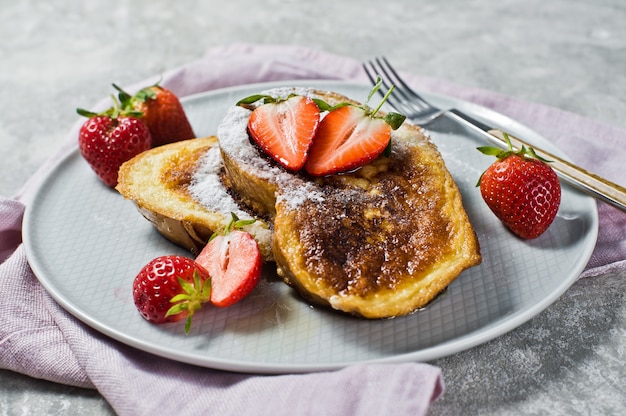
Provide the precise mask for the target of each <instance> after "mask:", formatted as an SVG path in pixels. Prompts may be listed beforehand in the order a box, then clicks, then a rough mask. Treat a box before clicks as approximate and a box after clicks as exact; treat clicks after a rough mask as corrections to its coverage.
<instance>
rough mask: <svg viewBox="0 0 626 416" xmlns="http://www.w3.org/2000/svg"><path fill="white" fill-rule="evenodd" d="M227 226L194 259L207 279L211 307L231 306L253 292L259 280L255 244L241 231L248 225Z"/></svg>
mask: <svg viewBox="0 0 626 416" xmlns="http://www.w3.org/2000/svg"><path fill="white" fill-rule="evenodd" d="M232 215H233V218H232V220H231V222H230V223H229V224H228V225H227V226H226V228H225V230H224V231H223V232H222V233H221V234H214V235H213V237H212V238H211V240H210V241H209V243H208V244H207V245H206V246H205V247H204V249H203V250H202V251H201V252H200V254H199V255H198V257H197V258H196V263H198V264H199V265H201V266H203V267H204V268H205V269H206V270H207V271H208V272H209V275H210V276H211V303H212V304H213V305H215V306H218V307H227V306H231V305H233V304H235V303H237V302H239V301H240V300H241V299H243V298H244V297H246V296H247V295H248V294H249V293H250V292H251V291H252V289H254V288H255V286H256V284H257V283H258V281H259V278H260V276H261V268H262V258H261V251H260V250H259V245H258V244H257V242H256V240H255V239H254V238H253V237H252V236H251V235H250V234H249V233H247V232H245V231H242V230H240V229H238V228H241V227H243V226H245V225H247V224H250V223H251V222H253V220H252V221H247V220H239V219H238V218H237V216H236V215H235V214H232Z"/></svg>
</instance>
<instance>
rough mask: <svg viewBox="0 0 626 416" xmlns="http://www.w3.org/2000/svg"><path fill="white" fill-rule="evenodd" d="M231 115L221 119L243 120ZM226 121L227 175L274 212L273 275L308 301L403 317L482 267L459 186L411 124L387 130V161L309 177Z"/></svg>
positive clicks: (222, 142) (366, 313) (361, 312)
mask: <svg viewBox="0 0 626 416" xmlns="http://www.w3.org/2000/svg"><path fill="white" fill-rule="evenodd" d="M311 93H312V94H314V95H316V96H319V97H321V98H323V99H325V100H326V101H328V102H329V103H330V104H333V103H336V102H338V101H344V100H345V98H343V97H341V96H339V95H338V94H326V93H322V92H319V91H315V92H311ZM233 111H234V112H235V113H236V114H235V116H233V117H232V118H230V119H229V116H227V118H226V120H225V122H226V123H231V124H232V123H242V122H243V121H245V118H246V114H245V112H244V111H243V110H238V109H235V110H233ZM227 127H228V128H222V129H221V131H222V133H223V135H220V147H221V148H222V157H223V159H224V161H225V165H226V166H227V167H228V169H227V172H228V175H229V178H230V179H231V180H232V182H233V186H234V188H235V189H236V190H237V192H239V193H242V194H246V196H247V198H248V199H249V200H252V201H254V203H255V204H256V205H258V206H262V209H263V210H265V211H266V212H267V213H269V214H270V215H273V222H274V239H273V251H274V257H275V260H276V263H277V267H278V272H279V274H280V275H281V276H282V277H283V278H284V280H285V281H286V282H287V283H288V284H290V285H291V286H293V287H294V288H295V289H296V290H297V291H298V292H299V293H300V294H301V295H302V296H303V297H305V298H307V299H308V300H310V301H312V302H315V303H319V304H323V305H329V306H331V307H332V308H334V309H337V310H340V311H343V312H347V313H351V314H355V315H361V316H364V317H367V318H383V317H392V316H399V315H404V314H407V313H410V312H412V311H414V310H416V309H418V308H420V307H422V306H424V305H425V304H427V303H428V302H429V301H430V300H432V299H433V298H434V297H435V296H436V295H437V294H438V293H440V292H441V291H442V290H444V289H445V288H446V287H447V286H448V285H449V284H450V283H451V282H452V281H453V280H454V279H455V278H456V277H457V276H458V275H459V274H460V273H461V272H462V271H463V270H464V269H466V268H468V267H471V266H473V265H476V264H478V263H480V261H481V258H480V253H479V247H478V241H477V239H476V235H475V233H474V231H473V229H472V227H471V225H470V223H469V220H468V217H467V215H466V213H465V210H464V209H463V205H462V201H461V195H460V193H459V190H458V188H457V186H456V184H455V182H454V180H453V179H452V176H451V175H450V174H449V172H448V171H447V169H446V167H445V164H444V162H443V159H442V158H441V155H440V154H439V152H438V151H437V149H436V147H435V146H434V145H433V144H432V143H431V142H430V141H429V140H428V139H427V138H426V137H425V136H424V135H423V132H422V130H421V129H420V128H419V127H416V126H412V125H410V124H408V123H405V125H404V126H403V127H401V128H400V129H399V130H398V131H396V132H394V133H393V143H394V149H395V150H394V152H393V153H392V155H391V157H389V158H385V157H381V158H379V159H377V160H376V161H374V162H373V163H371V164H369V165H367V166H365V167H363V168H361V169H359V170H357V171H356V172H352V173H349V174H343V175H333V176H330V177H326V178H317V179H312V178H307V177H306V176H301V175H297V174H295V175H294V174H288V173H286V172H284V171H281V170H280V168H277V167H276V166H274V165H273V164H272V162H271V161H269V160H268V159H265V158H264V157H263V156H260V155H259V154H258V152H257V151H256V149H254V148H253V146H252V145H250V143H249V141H247V138H246V134H247V133H246V132H245V126H243V127H242V126H240V128H239V130H237V129H233V126H232V125H229V126H227ZM218 135H219V131H218ZM231 140H232V141H238V143H233V142H230V141H231ZM242 147H247V149H242ZM250 184H253V185H252V186H251V185H250Z"/></svg>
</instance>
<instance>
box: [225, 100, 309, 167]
mask: <svg viewBox="0 0 626 416" xmlns="http://www.w3.org/2000/svg"><path fill="white" fill-rule="evenodd" d="M259 99H263V100H264V102H263V104H262V105H260V106H258V107H256V108H255V109H254V110H253V111H252V114H251V115H250V119H249V121H248V131H249V133H250V136H251V137H252V139H253V140H254V141H255V142H256V144H257V145H258V146H259V147H260V148H261V149H262V150H263V151H264V152H265V153H266V154H267V155H268V156H269V157H271V158H272V159H274V160H275V161H276V162H278V163H279V164H280V165H281V166H283V167H284V168H285V169H287V170H289V171H292V172H296V171H298V170H300V169H302V167H303V166H304V163H305V162H306V159H307V153H308V151H309V147H310V146H311V142H312V141H313V137H314V136H315V132H316V130H317V127H318V124H319V120H320V110H319V108H318V107H317V105H316V104H315V102H314V101H313V100H312V99H311V98H309V97H304V96H301V95H292V96H290V97H288V98H287V99H276V98H273V97H270V96H268V95H256V96H251V97H248V98H246V99H243V100H241V101H239V102H238V103H237V105H242V104H250V103H253V102H255V101H258V100H259Z"/></svg>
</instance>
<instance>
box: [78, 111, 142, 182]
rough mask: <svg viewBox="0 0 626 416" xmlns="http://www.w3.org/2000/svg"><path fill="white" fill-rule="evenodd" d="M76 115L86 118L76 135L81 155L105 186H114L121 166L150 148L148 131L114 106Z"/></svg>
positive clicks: (79, 112)
mask: <svg viewBox="0 0 626 416" xmlns="http://www.w3.org/2000/svg"><path fill="white" fill-rule="evenodd" d="M76 111H77V112H78V114H80V115H82V116H85V117H88V118H89V119H88V120H87V121H86V122H85V123H84V124H83V125H82V126H81V128H80V131H79V134H78V145H79V149H80V153H81V154H82V156H83V157H84V158H85V160H86V161H87V163H89V165H90V166H91V168H92V169H93V171H94V172H96V174H97V175H98V177H99V178H100V179H101V180H102V181H103V182H104V183H105V184H106V185H108V186H110V187H113V186H115V185H116V184H117V172H118V170H119V168H120V166H121V165H122V164H123V163H124V162H126V161H127V160H129V159H131V158H133V157H134V156H136V155H138V154H139V153H141V152H143V151H145V150H148V149H149V148H150V146H151V145H152V137H151V135H150V131H149V130H148V128H147V127H146V126H145V124H143V123H142V122H141V121H140V120H139V119H137V118H136V117H134V115H133V113H125V112H120V109H119V107H118V106H117V104H116V105H115V106H114V107H112V108H110V109H108V110H107V111H105V112H103V113H98V114H96V113H93V112H90V111H87V110H83V109H80V108H79V109H77V110H76Z"/></svg>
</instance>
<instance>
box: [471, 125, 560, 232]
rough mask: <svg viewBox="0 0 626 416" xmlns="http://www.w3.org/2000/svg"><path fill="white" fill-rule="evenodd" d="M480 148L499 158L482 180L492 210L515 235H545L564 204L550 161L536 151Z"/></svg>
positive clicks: (483, 190)
mask: <svg viewBox="0 0 626 416" xmlns="http://www.w3.org/2000/svg"><path fill="white" fill-rule="evenodd" d="M504 137H505V139H506V141H507V143H508V145H509V149H508V150H501V149H497V148H493V147H489V146H485V147H479V148H478V150H480V151H481V152H482V153H484V154H487V155H494V156H496V157H497V158H498V160H497V161H496V162H494V163H493V164H492V165H491V166H489V168H487V170H486V171H485V172H484V173H483V174H482V176H481V178H480V179H479V182H478V186H480V193H481V195H482V197H483V199H484V200H485V203H486V204H487V206H488V207H489V209H491V211H492V212H493V213H494V214H495V215H496V217H498V218H499V219H500V220H501V221H502V222H503V223H504V224H505V225H506V226H507V227H508V228H509V229H510V230H511V231H512V232H513V233H515V234H517V235H518V236H520V237H521V238H524V239H532V238H536V237H539V236H540V235H541V234H543V233H544V232H545V231H546V230H547V229H548V227H549V226H550V224H552V222H553V221H554V218H555V217H556V214H557V211H558V210H559V205H560V203H561V185H560V183H559V179H558V177H557V175H556V173H555V172H554V170H552V168H551V167H550V166H549V165H548V163H547V161H546V160H543V159H541V158H539V157H538V156H537V155H536V154H535V152H534V150H533V149H532V148H529V149H526V148H525V147H522V149H520V150H519V151H518V152H515V151H513V148H512V146H511V142H510V139H509V137H508V135H507V134H505V135H504Z"/></svg>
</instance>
